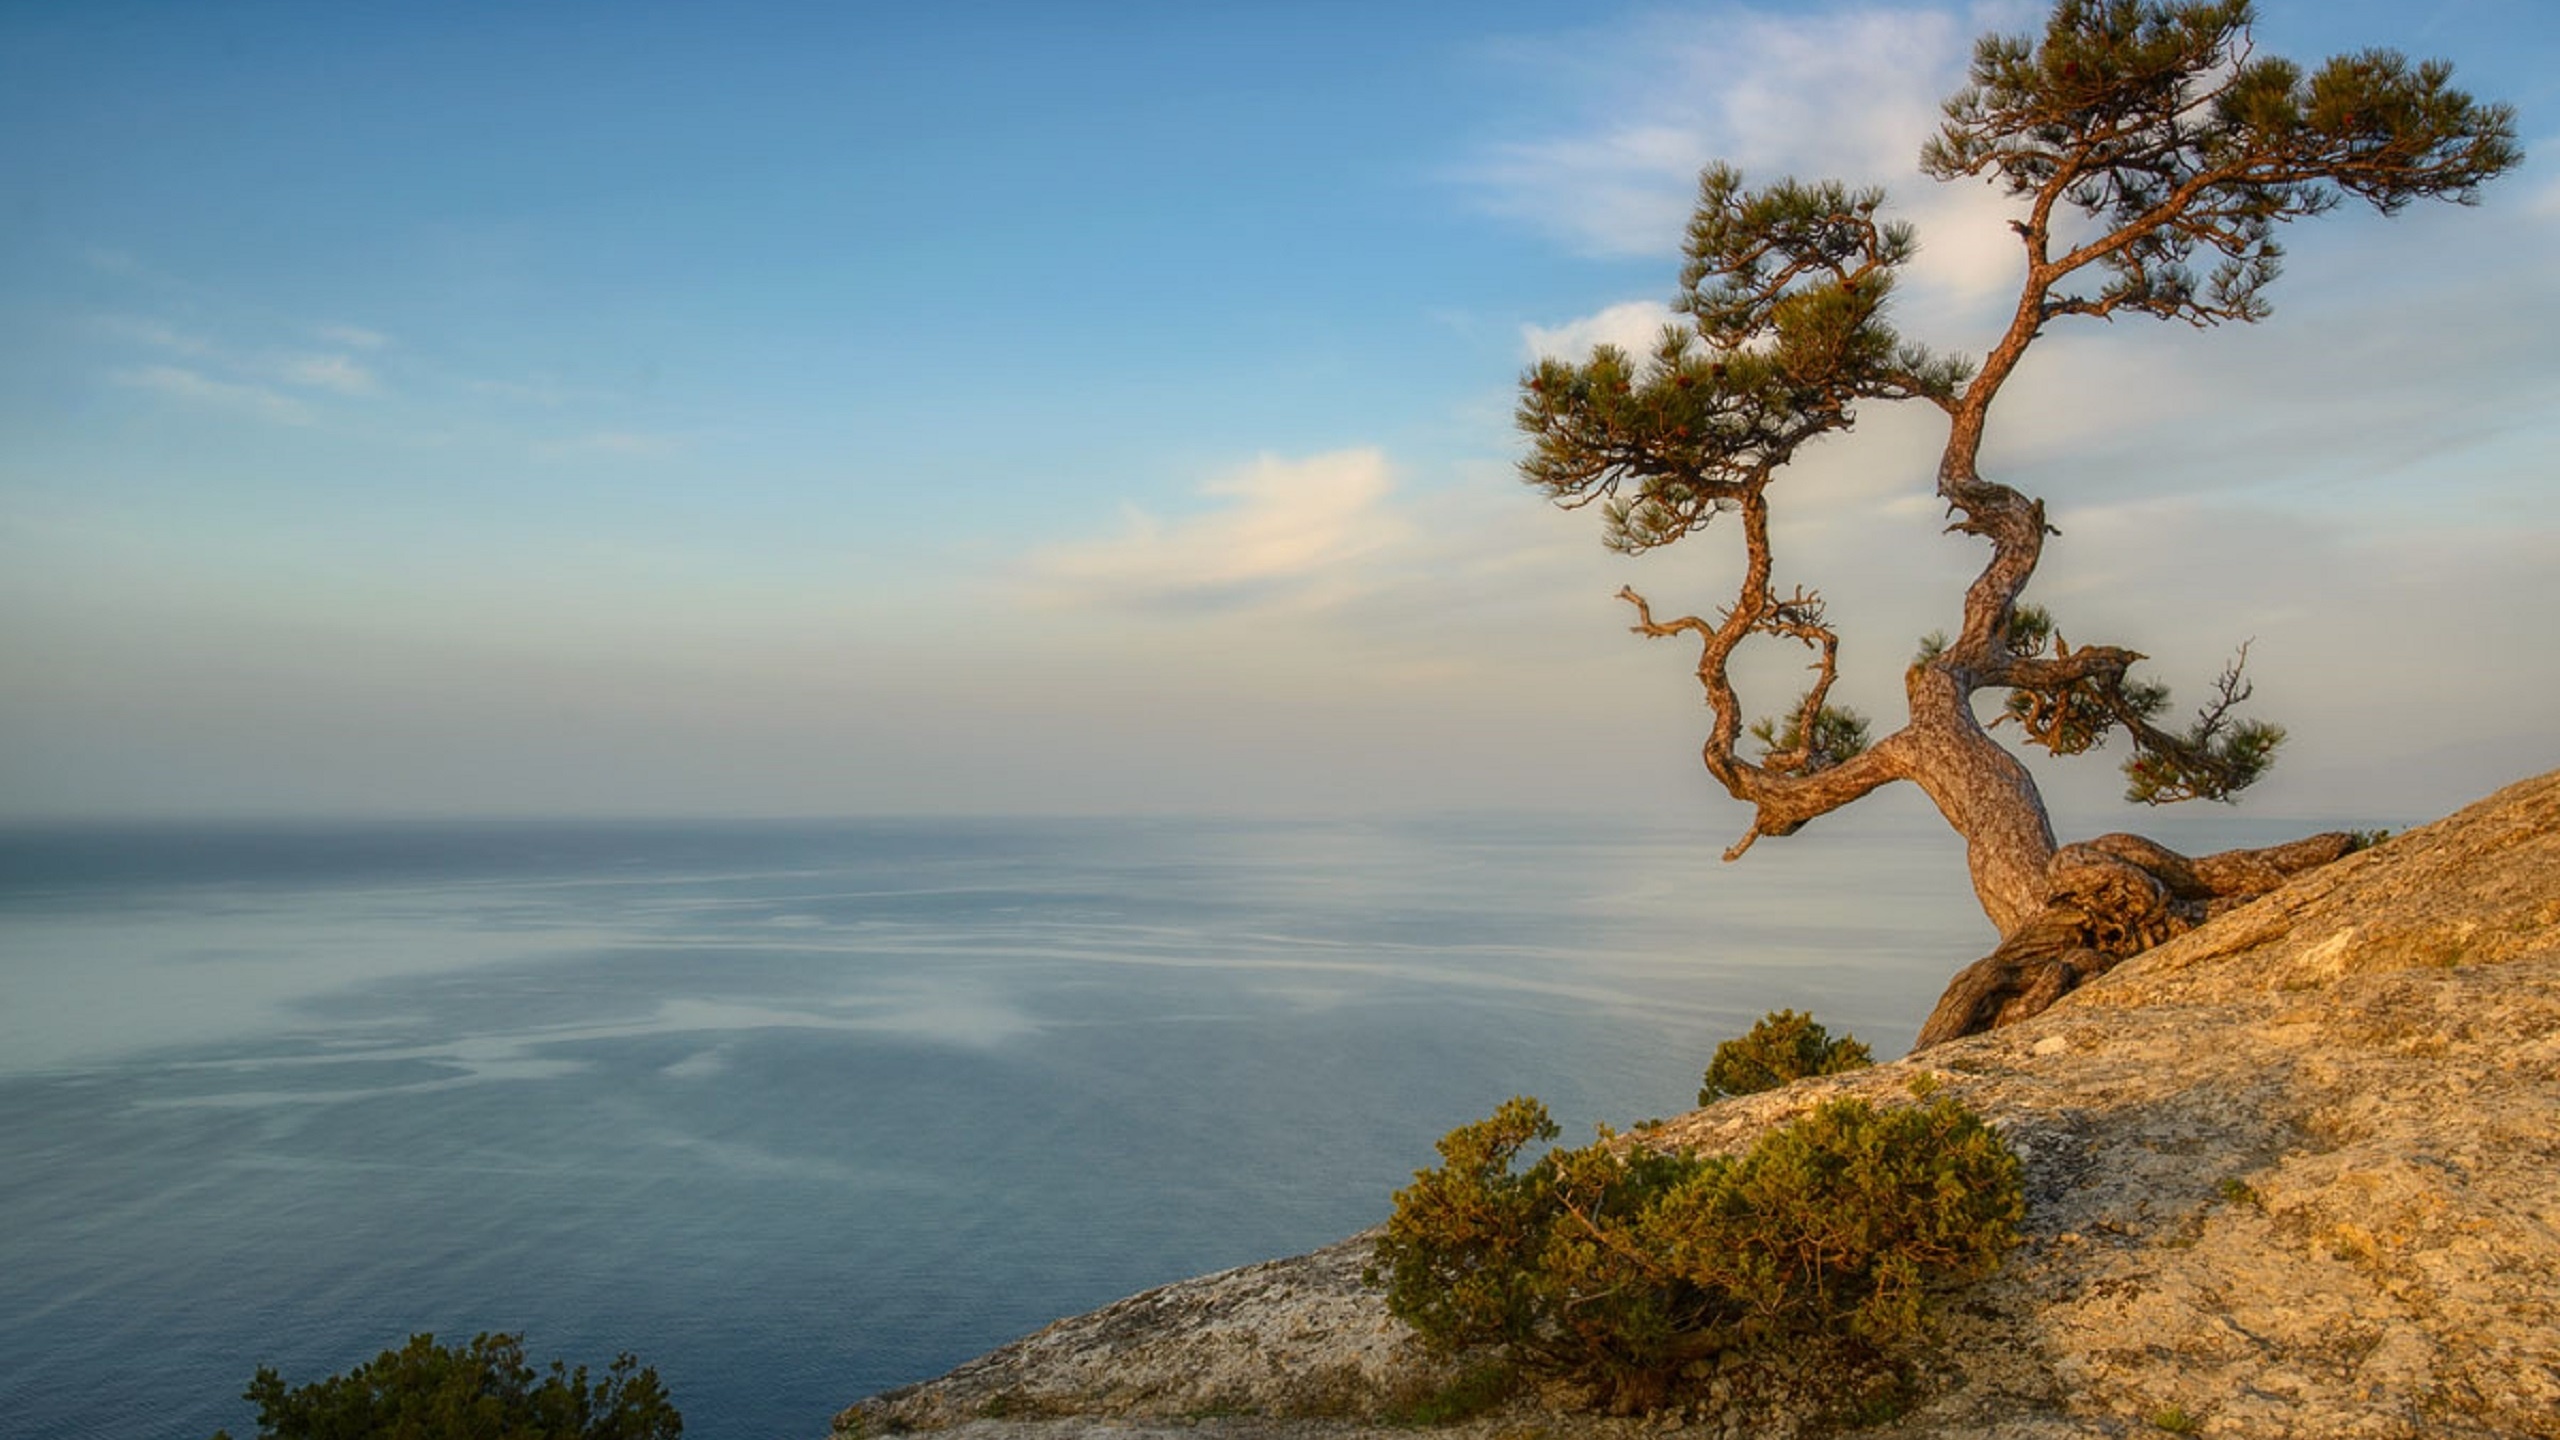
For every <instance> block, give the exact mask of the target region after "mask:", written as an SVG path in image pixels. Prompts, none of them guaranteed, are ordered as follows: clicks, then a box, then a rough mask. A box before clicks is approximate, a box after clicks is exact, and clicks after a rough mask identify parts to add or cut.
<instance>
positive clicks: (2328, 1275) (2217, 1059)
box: [837, 773, 2560, 1440]
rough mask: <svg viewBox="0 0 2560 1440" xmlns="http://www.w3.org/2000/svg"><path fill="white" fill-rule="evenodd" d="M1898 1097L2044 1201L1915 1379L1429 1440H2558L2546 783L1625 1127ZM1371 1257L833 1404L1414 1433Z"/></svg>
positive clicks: (875, 1428)
mask: <svg viewBox="0 0 2560 1440" xmlns="http://www.w3.org/2000/svg"><path fill="white" fill-rule="evenodd" d="M1922 1076H1926V1077H1930V1078H1929V1080H1927V1081H1924V1082H1922V1083H1924V1084H1927V1083H1934V1084H1936V1085H1938V1086H1940V1087H1942V1088H1943V1089H1944V1090H1945V1091H1946V1092H1948V1093H1951V1094H1953V1095H1955V1096H1957V1097H1958V1098H1959V1099H1961V1100H1963V1101H1964V1102H1965V1103H1967V1104H1969V1105H1971V1106H1973V1107H1974V1108H1975V1109H1977V1110H1979V1111H1981V1112H1982V1113H1984V1114H1985V1115H1987V1116H1988V1117H1990V1118H1991V1119H1992V1121H1993V1122H1994V1123H1995V1124H1997V1125H1998V1126H1999V1127H2000V1129H2001V1131H2002V1132H2003V1134H2004V1135H2005V1136H2006V1137H2007V1138H2008V1140H2009V1141H2010V1143H2011V1144H2012V1145H2013V1146H2015V1147H2016V1149H2017V1151H2018V1152H2019V1154H2020V1156H2021V1157H2022V1158H2023V1159H2024V1160H2025V1162H2026V1167H2027V1176H2028V1186H2029V1194H2030V1203H2029V1211H2028V1217H2027V1222H2026V1226H2025V1236H2024V1240H2023V1243H2022V1244H2021V1245H2020V1246H2019V1248H2018V1249H2017V1251H2016V1252H2014V1253H2013V1254H2012V1256H2011V1257H2010V1259H2009V1261H2008V1263H2007V1264H2006V1265H2005V1266H2004V1267H2003V1269H2002V1270H2001V1272H2000V1273H1999V1274H1998V1275H1997V1276H1995V1277H1994V1278H1993V1279H1991V1280H1989V1281H1987V1282H1985V1283H1983V1284H1981V1285H1979V1286H1976V1287H1973V1288H1972V1289H1969V1290H1967V1291H1965V1292H1963V1293H1962V1294H1960V1295H1958V1296H1956V1297H1953V1298H1952V1299H1951V1301H1950V1303H1949V1304H1948V1306H1947V1307H1946V1310H1945V1313H1944V1316H1943V1319H1942V1322H1941V1324H1940V1327H1939V1337H1938V1341H1937V1343H1936V1344H1934V1345H1933V1346H1932V1347H1930V1348H1929V1350H1928V1351H1927V1352H1926V1353H1925V1354H1924V1355H1921V1356H1918V1357H1916V1358H1914V1359H1911V1360H1908V1361H1907V1362H1906V1363H1905V1364H1903V1365H1902V1366H1901V1367H1900V1368H1898V1369H1894V1368H1890V1367H1877V1366H1874V1365H1869V1366H1866V1367H1864V1368H1862V1369H1852V1370H1849V1371H1845V1372H1844V1371H1841V1370H1838V1369H1836V1368H1834V1367H1833V1365H1832V1363H1831V1359H1832V1357H1827V1356H1821V1355H1809V1354H1792V1355H1761V1356H1754V1357H1748V1358H1744V1357H1735V1358H1734V1359H1733V1360H1732V1361H1731V1362H1730V1363H1729V1364H1728V1365H1727V1367H1726V1368H1725V1369H1724V1370H1723V1371H1720V1372H1719V1373H1718V1375H1717V1376H1716V1377H1714V1378H1713V1380H1712V1381H1710V1382H1708V1383H1706V1384H1704V1385H1702V1386H1701V1387H1700V1393H1698V1394H1697V1395H1696V1396H1695V1397H1694V1398H1692V1399H1691V1400H1690V1401H1688V1402H1687V1403H1686V1405H1685V1407H1684V1408H1683V1409H1681V1410H1679V1411H1677V1412H1674V1413H1666V1414H1662V1415H1657V1416H1652V1417H1646V1418H1643V1419H1635V1420H1627V1419H1608V1418H1604V1417H1596V1416H1592V1415H1589V1414H1587V1413H1584V1412H1581V1411H1578V1410H1576V1409H1575V1408H1574V1403H1573V1402H1574V1400H1575V1398H1576V1397H1574V1396H1573V1395H1571V1394H1569V1393H1564V1392H1556V1391H1548V1392H1538V1393H1524V1394H1520V1395H1517V1396H1515V1397H1514V1398H1513V1399H1511V1400H1510V1401H1509V1402H1507V1403H1506V1404H1504V1405H1503V1406H1501V1407H1499V1408H1497V1409H1495V1410H1493V1411H1492V1412H1490V1413H1486V1414H1482V1415H1479V1416H1477V1417H1475V1418H1473V1419H1469V1420H1466V1421H1464V1422H1461V1423H1459V1424H1457V1425H1455V1426H1452V1427H1450V1432H1449V1433H1453V1434H1458V1435H1464V1436H1468V1437H1470V1440H1474V1437H1484V1440H1493V1437H1497V1436H1498V1437H1503V1440H1511V1437H1527V1436H1532V1435H1536V1436H1550V1437H1556V1440H1575V1437H1595V1440H1596V1437H1603V1436H1608V1437H1615V1436H1634V1435H1638V1434H1658V1433H1669V1432H1680V1433H1687V1434H1694V1435H1698V1436H1719V1437H1721V1436H1746V1435H1747V1436H1754V1437H1757V1436H1789V1435H1801V1434H1817V1433H1826V1432H1831V1431H1835V1430H1839V1429H1844V1428H1849V1427H1852V1426H1857V1427H1863V1428H1859V1430H1858V1433H1860V1434H1865V1435H1874V1436H1880V1437H1912V1436H1981V1437H1998V1440H2030V1437H2034V1440H2042V1437H2058V1436H2080V1435H2095V1436H2110V1435H2111V1436H2139V1435H2160V1434H2201V1435H2231V1436H2252V1437H2258V1436H2267V1437H2278V1436H2302V1437H2315V1436H2316V1437H2330V1436H2341V1437H2343V1436H2371V1437H2398V1436H2410V1437H2416V1436H2428V1437H2441V1436H2543V1437H2560V773H2554V774H2552V775H2546V776H2543V777H2541V778H2539V779H2535V780H2530V781H2526V782H2524V783H2522V784H2518V785H2515V786H2512V787H2510V788H2508V789H2506V790H2504V791H2501V792H2500V793H2498V794H2497V795H2494V796H2491V797H2490V798H2489V799H2487V800H2484V801H2482V802H2481V803H2479V804H2477V805H2474V806H2472V807H2471V808H2469V809H2467V810H2464V811H2463V812H2461V813H2460V814H2458V815H2455V816H2453V817H2451V818H2449V819H2446V820H2443V821H2440V822H2438V823H2436V824H2434V825H2430V826H2427V827H2426V828H2424V829H2420V830H2415V831H2411V832H2410V833H2408V834H2406V835H2402V836H2400V837H2398V838H2395V839H2393V840H2391V841H2389V842H2387V843H2386V844H2383V845H2381V846H2379V847H2377V848H2375V849H2372V850H2368V851H2364V852H2360V853H2358V854H2355V855H2352V856H2349V857H2348V858H2346V859H2345V860H2342V861H2340V862H2338V863H2337V864H2334V865H2331V866H2328V867H2326V868H2324V869H2321V870H2318V871H2315V872H2313V873H2312V874H2310V875H2307V876H2305V877H2303V878H2301V879H2299V880H2296V881H2295V882H2294V883H2292V884H2291V885H2289V886H2287V887H2286V888H2284V889H2282V890H2279V891H2277V892H2276V893H2274V894H2272V895H2269V896H2267V897H2265V898H2263V899H2260V900H2258V901H2256V902H2254V903H2252V904H2250V905H2248V906H2246V907H2244V908H2242V909H2240V910H2238V911H2236V912H2234V913H2232V914H2230V915H2227V916H2225V917H2223V918H2221V919H2218V920H2216V921H2214V922H2213V923H2211V924H2209V925H2207V926H2205V927H2204V928H2202V929H2199V930H2196V931H2194V932H2192V933H2190V934H2187V935H2185V936H2182V937H2180V938H2179V939H2177V940H2175V941H2172V942H2170V943H2169V944H2167V945H2164V946H2161V947H2160V948H2158V949H2156V950H2153V951H2150V952H2148V953H2146V954H2144V955H2142V956H2140V957H2138V958H2136V959H2134V960H2133V961H2130V962H2128V963H2126V964H2125V965H2123V966H2121V967H2119V968H2118V969H2117V970H2115V971H2114V972H2112V973H2110V974H2108V975H2106V976H2105V977H2103V978H2102V979H2100V980H2098V981H2097V982H2095V983H2093V984H2091V985H2089V986H2088V987H2086V988H2085V989H2082V990H2080V991H2078V992H2076V993H2074V994H2072V995H2070V996H2069V997H2067V998H2066V999H2065V1000H2064V1001H2063V1002H2062V1003H2061V1004H2059V1005H2057V1006H2055V1007H2054V1008H2053V1009H2052V1010H2050V1011H2047V1012H2046V1013H2045V1014H2043V1015H2041V1016H2039V1017H2037V1018H2036V1019H2035V1020H2032V1021H2030V1022H2028V1023H2026V1024H2023V1025H2020V1026H2016V1027H2013V1028H2010V1029H2004V1030H2001V1031H1997V1032H1995V1033H1993V1034H1989V1035H1983V1036H1977V1037H1974V1038H1971V1039H1967V1040H1961V1041H1957V1042H1954V1043H1951V1044H1948V1045H1944V1046H1940V1047H1937V1048H1933V1049H1931V1050H1928V1051H1926V1052H1924V1053H1923V1054H1921V1055H1919V1056H1916V1057H1914V1058H1912V1059H1909V1060H1905V1061H1901V1062H1899V1063H1895V1064H1888V1065H1880V1066H1877V1067H1875V1068H1873V1069H1870V1070H1864V1071H1860V1072H1857V1073H1856V1074H1853V1075H1848V1076H1841V1077H1835V1078H1831V1079H1825V1080H1818V1081H1806V1082H1801V1083H1799V1084H1797V1085H1794V1086H1791V1087H1788V1088H1787V1089H1785V1090H1782V1091H1777V1092H1773V1093H1770V1094H1765V1095H1753V1096H1745V1097H1742V1098H1739V1099H1735V1100H1729V1101H1726V1102H1724V1103H1722V1104H1719V1105H1715V1106H1712V1107H1709V1108H1707V1109H1704V1110H1700V1111H1696V1112H1693V1113H1691V1114H1689V1115H1685V1116H1682V1117H1679V1118H1678V1119H1675V1120H1672V1121H1670V1122H1668V1123H1667V1124H1665V1125H1663V1126H1661V1127H1660V1128H1658V1129H1656V1130H1652V1131H1649V1132H1647V1134H1648V1138H1649V1139H1650V1140H1651V1141H1652V1142H1653V1143H1657V1144H1665V1145H1685V1146H1690V1147H1695V1148H1699V1149H1702V1150H1725V1149H1733V1148H1739V1147H1741V1146H1743V1145H1746V1144H1748V1143H1749V1142H1750V1140H1751V1139H1752V1137H1754V1136H1755V1135H1757V1134H1758V1133H1759V1132H1760V1131H1762V1130H1763V1129H1765V1128H1766V1127H1768V1126H1770V1125H1771V1124H1773V1123H1777V1122H1779V1121H1782V1120H1784V1119H1786V1118H1788V1117H1789V1116H1792V1115H1794V1114H1796V1113H1798V1112H1800V1111H1802V1110H1804V1109H1806V1108H1808V1107H1809V1106H1811V1105H1812V1104H1814V1103H1815V1102H1817V1101H1819V1100H1821V1099H1824V1098H1827V1097H1830V1096H1833V1095H1839V1094H1862V1095H1868V1096H1870V1097H1873V1098H1874V1099H1876V1100H1877V1101H1879V1102H1880V1103H1881V1102H1890V1101H1893V1100H1898V1099H1902V1098H1904V1097H1906V1096H1908V1095H1909V1094H1910V1093H1911V1089H1912V1086H1913V1083H1914V1081H1915V1080H1918V1079H1919V1078H1920V1077H1922ZM1381 1205H1382V1207H1383V1205H1384V1197H1381ZM1367 1249H1368V1246H1367V1242H1366V1240H1364V1239H1361V1238H1358V1237H1355V1238H1354V1239H1352V1240H1349V1241H1345V1242H1343V1243H1342V1244H1340V1245H1336V1246H1333V1247H1330V1248H1328V1249H1326V1250H1322V1251H1319V1252H1317V1253H1315V1254H1313V1255H1308V1256H1302V1257H1299V1258H1297V1259H1293V1260H1281V1261H1274V1262H1271V1263H1269V1264H1264V1265H1256V1266H1250V1267H1247V1268H1245V1269H1241V1270H1235V1271H1229V1272H1226V1273H1224V1274H1220V1275H1213V1276H1208V1277H1204V1278H1202V1279H1198V1280H1191V1281H1186V1282H1183V1283H1181V1284H1177V1285H1172V1286H1168V1287H1165V1288H1164V1289H1161V1290H1156V1291H1151V1292H1149V1293H1147V1294H1144V1295H1140V1296H1136V1297H1134V1298H1132V1299H1129V1300H1125V1301H1122V1302H1120V1303H1119V1304H1116V1305H1112V1306H1109V1307H1107V1308H1105V1309H1102V1310H1099V1311H1096V1312H1094V1313H1093V1314H1090V1315H1085V1316H1080V1317H1077V1318H1074V1319H1070V1320H1064V1321H1060V1322H1059V1323H1058V1324H1056V1325H1053V1326H1050V1327H1049V1328H1048V1329H1046V1330H1043V1331H1041V1332H1039V1333H1038V1334H1036V1335H1032V1336H1030V1337H1027V1338H1026V1339H1023V1340H1021V1341H1017V1342H1015V1343H1014V1344H1012V1345H1009V1346H1006V1347H1005V1348H1004V1349H1001V1350H998V1351H996V1352H994V1353H993V1354H991V1355H988V1356H986V1357H984V1358H982V1359H979V1360H976V1361H973V1362H971V1363H969V1364H967V1365H964V1366H962V1367H961V1368H960V1369H958V1370H955V1371H953V1372H952V1373H951V1374H950V1375H948V1376H945V1377H943V1378H942V1379H940V1380H936V1381H932V1382H929V1383H927V1384H924V1385H919V1386H913V1387H909V1388H907V1389H905V1390H900V1391H895V1392H892V1393H890V1394H887V1395H883V1396H878V1397H874V1398H872V1399H869V1400H865V1401H862V1402H860V1403H858V1404H856V1405H854V1406H853V1407H852V1408H851V1409H848V1410H847V1411H845V1412H844V1414H843V1415H842V1416H840V1417H838V1420H837V1434H838V1436H839V1437H840V1440H842V1437H850V1436H855V1435H879V1434H882V1433H885V1432H890V1431H898V1430H947V1431H952V1432H954V1433H955V1434H956V1435H960V1436H966V1437H968V1440H1068V1437H1073V1436H1083V1435H1102V1434H1107V1435H1111V1436H1114V1437H1125V1440H1142V1437H1151V1436H1156V1435H1170V1434H1173V1433H1175V1432H1182V1433H1186V1434H1190V1435H1193V1436H1196V1437H1198V1440H1214V1437H1218V1436H1231V1437H1235V1440H1253V1437H1264V1436H1272V1437H1277V1436H1290V1437H1295V1440H1334V1437H1338V1440H1353V1437H1359V1436H1365V1435H1371V1434H1382V1433H1394V1434H1402V1435H1410V1434H1411V1433H1413V1432H1412V1431H1411V1430H1410V1429H1392V1428H1391V1417H1396V1416H1399V1415H1405V1416H1409V1415H1410V1414H1411V1413H1412V1409H1413V1407H1414V1405H1415V1404H1416V1402H1417V1401H1418V1400H1421V1399H1423V1398H1425V1397H1428V1396H1430V1395H1432V1394H1434V1393H1435V1392H1437V1391H1439V1390H1441V1389H1442V1387H1445V1386H1446V1385H1447V1384H1448V1383H1449V1382H1450V1381H1451V1379H1452V1378H1453V1376H1454V1374H1455V1373H1456V1372H1455V1371H1454V1370H1453V1369H1452V1368H1451V1367H1449V1366H1447V1365H1443V1364H1439V1363H1436V1362H1434V1361H1432V1360H1431V1359H1429V1358H1428V1357H1426V1356H1424V1355H1422V1354H1421V1353H1420V1352H1419V1350H1418V1347H1416V1346H1415V1345H1413V1344H1412V1343H1411V1341H1410V1337H1409V1336H1408V1335H1407V1334H1406V1333H1405V1332H1404V1331H1403V1329H1402V1327H1401V1326H1400V1325H1399V1324H1397V1322H1395V1321H1394V1320H1393V1319H1392V1318H1391V1317H1389V1316H1388V1315H1387V1314H1386V1313H1385V1310H1384V1307H1383V1305H1382V1304H1381V1303H1380V1301H1379V1300H1378V1299H1377V1297H1376V1296H1375V1295H1374V1294H1373V1293H1372V1292H1370V1291H1368V1290H1366V1289H1365V1288H1364V1287H1363V1286H1362V1284H1361V1281H1360V1271H1361V1269H1362V1264H1363V1262H1364V1260H1365V1259H1366V1256H1367ZM1203 1432H1206V1433H1205V1434H1204V1433H1203Z"/></svg>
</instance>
